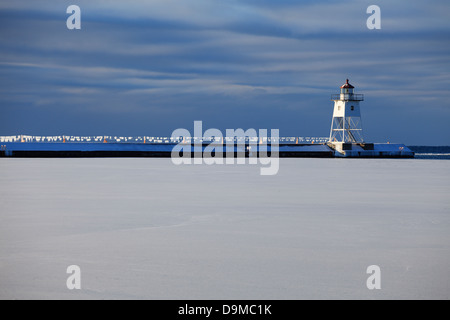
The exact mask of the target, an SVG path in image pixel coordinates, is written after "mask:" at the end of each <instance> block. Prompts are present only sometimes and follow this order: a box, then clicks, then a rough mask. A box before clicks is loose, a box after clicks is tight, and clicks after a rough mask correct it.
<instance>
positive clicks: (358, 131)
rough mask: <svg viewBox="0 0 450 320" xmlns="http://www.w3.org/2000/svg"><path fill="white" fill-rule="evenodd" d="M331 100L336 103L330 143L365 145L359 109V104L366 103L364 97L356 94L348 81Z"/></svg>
mask: <svg viewBox="0 0 450 320" xmlns="http://www.w3.org/2000/svg"><path fill="white" fill-rule="evenodd" d="M331 100H332V101H334V110H333V119H332V121H331V130H330V140H329V142H330V143H332V144H337V143H343V144H344V143H364V137H363V132H362V123H361V110H360V108H359V103H360V102H361V101H364V95H363V94H356V93H355V87H354V86H352V85H351V84H350V83H349V82H348V79H347V81H346V82H345V84H344V85H342V86H341V92H340V93H339V94H333V95H331Z"/></svg>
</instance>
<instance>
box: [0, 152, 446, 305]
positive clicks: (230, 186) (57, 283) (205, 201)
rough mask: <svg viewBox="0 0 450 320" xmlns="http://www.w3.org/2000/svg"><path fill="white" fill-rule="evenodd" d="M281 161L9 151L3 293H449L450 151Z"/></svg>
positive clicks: (1, 187) (0, 265) (1, 179)
mask: <svg viewBox="0 0 450 320" xmlns="http://www.w3.org/2000/svg"><path fill="white" fill-rule="evenodd" d="M280 161H281V163H280V171H279V173H278V175H275V176H260V175H259V167H258V166H255V165H235V166H229V165H228V166H207V165H200V166H194V165H191V166H175V165H173V164H172V163H171V161H170V159H145V158H141V159H119V158H116V159H0V195H1V196H0V197H1V198H0V200H1V203H0V298H1V299H449V298H450V274H449V270H450V197H449V194H450V161H448V160H417V159H416V160H387V159H281V160H280ZM69 265H78V266H80V268H81V285H82V289H81V290H73V291H70V290H68V289H67V287H66V280H67V277H68V276H69V275H68V274H66V268H67V267H68V266H69ZM370 265H378V266H380V268H381V286H382V288H381V290H368V289H367V287H366V280H367V278H368V277H369V275H368V274H366V268H367V267H368V266H370Z"/></svg>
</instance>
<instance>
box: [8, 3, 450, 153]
mask: <svg viewBox="0 0 450 320" xmlns="http://www.w3.org/2000/svg"><path fill="white" fill-rule="evenodd" d="M71 4H77V5H79V6H80V7H81V10H82V29H81V30H68V29H67V28H66V19H67V17H68V16H69V15H68V14H66V8H67V7H68V6H69V5H71ZM371 4H377V5H379V6H380V7H381V13H382V29H381V30H369V29H367V27H366V20H367V18H368V16H369V15H368V14H366V9H367V7H368V6H369V5H371ZM449 40H450V4H449V3H448V1H445V0H441V1H428V2H425V1H395V3H392V1H377V2H376V3H375V2H369V1H356V0H354V1H320V2H318V1H293V0H284V1H269V0H241V1H237V0H228V1H210V0H209V1H208V0H189V1H186V0H184V1H182V0H152V1H116V0H113V1H111V0H109V1H84V0H80V1H17V0H16V1H9V0H7V1H5V0H2V2H1V3H0V120H1V124H0V135H14V134H33V135H59V134H72V135H103V134H105V135H157V136H161V135H162V136H168V135H170V134H171V132H172V131H173V130H174V129H176V128H179V127H183V128H187V129H190V130H192V126H193V121H194V120H203V121H204V126H205V127H208V128H211V127H216V128H219V129H221V130H224V129H226V128H239V127H242V128H244V129H246V128H250V127H252V128H269V129H270V128H279V129H280V134H281V135H282V136H327V135H328V134H329V127H330V123H331V113H332V106H333V105H332V102H331V101H330V100H329V98H330V94H332V93H337V92H338V88H339V86H340V85H342V83H343V82H344V81H345V79H346V78H349V79H350V82H351V83H352V84H353V85H355V86H356V88H357V90H358V92H360V93H364V94H365V95H366V96H365V98H366V101H364V102H363V104H362V115H363V122H364V128H365V131H366V134H365V135H366V139H367V140H371V141H375V142H385V141H392V142H403V143H407V144H410V145H411V144H436V145H437V144H446V145H450V129H449V125H448V122H449V120H450V103H449V101H450V94H449V88H450V41H449Z"/></svg>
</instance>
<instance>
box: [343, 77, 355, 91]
mask: <svg viewBox="0 0 450 320" xmlns="http://www.w3.org/2000/svg"><path fill="white" fill-rule="evenodd" d="M344 88H348V89H353V88H355V87H354V86H352V85H351V84H350V83H348V79H347V80H346V81H345V84H344V85H342V86H341V89H344Z"/></svg>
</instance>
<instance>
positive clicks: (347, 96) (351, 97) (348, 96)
mask: <svg viewBox="0 0 450 320" xmlns="http://www.w3.org/2000/svg"><path fill="white" fill-rule="evenodd" d="M342 96H343V98H344V99H341V94H340V93H338V94H332V95H331V100H344V101H364V95H363V94H355V93H343V94H342Z"/></svg>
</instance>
